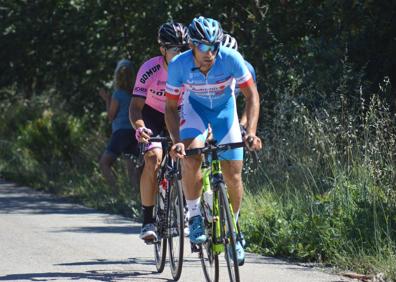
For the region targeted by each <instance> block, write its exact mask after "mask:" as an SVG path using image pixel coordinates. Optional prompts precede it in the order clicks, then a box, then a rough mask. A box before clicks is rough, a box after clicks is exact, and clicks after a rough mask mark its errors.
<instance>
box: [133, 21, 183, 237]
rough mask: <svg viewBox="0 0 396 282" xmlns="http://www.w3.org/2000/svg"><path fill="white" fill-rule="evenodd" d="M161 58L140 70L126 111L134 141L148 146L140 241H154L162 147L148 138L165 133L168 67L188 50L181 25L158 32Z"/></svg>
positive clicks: (167, 25)
mask: <svg viewBox="0 0 396 282" xmlns="http://www.w3.org/2000/svg"><path fill="white" fill-rule="evenodd" d="M158 43H159V44H160V51H161V56H157V57H154V58H151V59H149V60H148V61H146V62H145V63H144V64H143V65H142V66H141V67H140V69H139V72H138V74H137V76H136V82H135V86H134V88H133V94H132V101H131V104H130V107H129V119H130V121H131V123H132V126H133V127H134V128H135V129H136V139H137V140H138V141H139V142H143V143H148V144H147V146H146V152H145V154H144V161H145V165H144V168H143V172H142V176H141V178H140V198H141V202H142V213H143V225H142V230H141V233H140V238H141V239H143V240H145V241H151V240H155V239H156V238H157V235H156V233H155V226H154V222H155V218H154V217H153V208H154V204H155V191H156V175H157V170H158V168H159V165H160V163H161V160H162V148H161V143H149V139H150V136H157V135H162V134H163V131H164V130H165V118H164V112H165V102H166V98H165V87H166V81H167V78H168V63H169V62H170V60H171V59H172V58H173V57H175V56H176V55H178V54H179V53H180V52H182V51H185V50H187V49H188V37H187V28H186V27H185V26H183V25H182V24H181V23H177V22H167V23H165V24H163V25H162V26H161V27H160V28H159V30H158Z"/></svg>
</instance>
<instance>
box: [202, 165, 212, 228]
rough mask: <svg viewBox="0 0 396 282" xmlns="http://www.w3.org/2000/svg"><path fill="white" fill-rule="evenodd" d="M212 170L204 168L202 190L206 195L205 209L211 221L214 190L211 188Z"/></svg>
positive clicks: (204, 195)
mask: <svg viewBox="0 0 396 282" xmlns="http://www.w3.org/2000/svg"><path fill="white" fill-rule="evenodd" d="M209 175H210V170H209V169H207V168H205V169H202V191H203V197H204V204H205V211H206V214H207V217H208V220H209V221H212V211H213V191H212V189H211V188H210V177H209Z"/></svg>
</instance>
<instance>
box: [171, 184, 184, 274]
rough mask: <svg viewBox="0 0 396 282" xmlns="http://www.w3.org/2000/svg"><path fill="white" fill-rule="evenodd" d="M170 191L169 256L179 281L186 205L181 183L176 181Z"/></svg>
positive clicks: (172, 269)
mask: <svg viewBox="0 0 396 282" xmlns="http://www.w3.org/2000/svg"><path fill="white" fill-rule="evenodd" d="M170 189H171V190H170V207H169V215H168V234H169V237H168V243H169V256H170V267H171V272H172V277H173V279H174V280H178V279H179V278H180V275H181V272H182V267H183V254H184V203H183V192H182V186H181V181H180V180H176V179H175V180H174V182H173V184H172V186H171V187H170Z"/></svg>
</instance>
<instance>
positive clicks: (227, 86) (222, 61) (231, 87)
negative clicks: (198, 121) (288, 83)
mask: <svg viewBox="0 0 396 282" xmlns="http://www.w3.org/2000/svg"><path fill="white" fill-rule="evenodd" d="M251 78H252V75H251V74H250V71H249V70H248V68H247V67H246V64H245V61H244V59H243V58H242V56H241V54H239V53H238V52H237V51H235V50H233V49H230V48H224V47H220V48H219V51H218V54H217V57H216V61H215V63H214V64H213V66H212V67H211V69H210V70H209V72H208V73H207V75H204V74H203V73H201V72H200V70H199V68H197V66H196V65H195V62H194V56H193V53H192V50H189V51H187V52H184V53H182V54H180V55H178V56H176V57H175V58H173V60H172V61H171V62H170V64H169V68H168V81H167V83H166V92H167V94H168V96H174V98H175V96H179V95H180V92H181V88H182V86H184V87H185V89H184V91H185V93H187V94H189V96H190V97H191V99H193V100H195V101H196V102H198V103H200V104H202V105H204V106H206V107H208V108H210V109H214V108H218V107H219V106H221V105H223V104H225V103H226V102H227V100H228V98H229V97H230V96H231V95H234V93H235V81H234V79H235V80H236V83H237V84H238V85H239V86H240V87H241V86H242V87H243V86H245V84H248V83H250V82H251ZM170 98H172V97H170Z"/></svg>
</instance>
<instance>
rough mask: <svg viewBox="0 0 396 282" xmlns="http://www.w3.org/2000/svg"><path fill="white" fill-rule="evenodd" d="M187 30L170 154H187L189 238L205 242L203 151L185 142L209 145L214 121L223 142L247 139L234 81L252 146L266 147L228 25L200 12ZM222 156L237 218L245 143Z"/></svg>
mask: <svg viewBox="0 0 396 282" xmlns="http://www.w3.org/2000/svg"><path fill="white" fill-rule="evenodd" d="M188 32H189V36H190V48H191V50H189V51H187V52H184V53H182V54H180V55H178V56H176V57H175V58H173V60H172V61H171V62H170V64H169V72H168V80H167V84H166V96H167V101H166V108H165V121H166V125H167V128H168V131H169V133H170V135H171V137H172V140H173V142H174V145H173V146H172V150H171V154H172V156H173V157H178V158H182V159H183V162H182V181H183V189H184V193H185V198H186V202H187V206H188V209H189V213H190V215H189V216H190V220H189V228H190V240H191V241H192V242H193V243H203V242H204V241H205V240H206V239H207V238H206V236H205V235H204V229H203V222H202V216H201V212H200V208H199V202H200V197H201V193H202V175H201V172H200V167H201V162H202V159H201V157H200V156H191V157H188V158H187V157H184V155H185V148H188V149H191V148H197V147H202V146H204V142H205V139H206V135H207V132H208V125H209V124H210V126H211V128H212V130H213V137H214V139H215V140H217V141H218V143H219V144H225V143H234V142H241V141H242V137H241V132H240V128H239V122H238V115H237V113H236V102H235V86H236V84H238V85H239V87H240V90H241V92H242V93H243V95H244V96H245V97H246V114H247V122H246V129H247V134H246V136H245V138H246V140H248V139H249V140H252V142H249V144H247V146H248V147H249V149H251V150H258V149H261V147H262V144H261V140H260V138H258V137H257V136H256V129H257V121H258V116H259V95H258V92H257V88H256V85H255V83H254V82H253V79H252V75H251V73H250V72H249V70H248V69H247V67H246V65H245V63H244V60H243V58H242V56H241V55H240V54H239V53H238V52H237V51H235V50H233V49H230V48H224V47H221V46H220V45H221V41H222V39H223V30H222V28H221V26H220V23H219V22H218V21H216V20H213V19H210V18H204V17H198V18H195V19H194V20H193V21H192V22H191V24H190V25H189V27H188ZM182 89H184V93H183V102H182V108H181V111H180V114H179V112H178V110H177V105H178V100H179V96H180V93H181V91H182ZM246 140H245V141H246ZM246 142H247V141H246ZM176 148H180V149H181V150H180V151H179V150H176ZM220 159H221V160H222V161H221V167H222V172H223V176H224V180H225V182H226V184H227V187H228V192H229V195H230V201H231V204H232V207H233V210H234V212H235V218H236V220H238V214H239V209H240V204H241V201H242V194H243V185H242V176H241V172H242V164H243V161H242V160H243V149H242V148H237V149H233V150H230V151H227V152H223V153H221V154H220ZM236 249H237V257H238V261H239V263H241V264H242V263H243V262H244V257H245V254H244V250H243V248H242V246H241V244H240V242H238V243H237V246H236Z"/></svg>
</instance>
